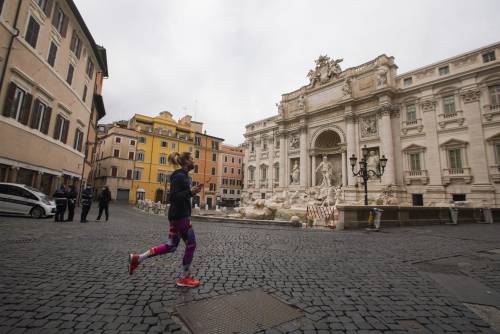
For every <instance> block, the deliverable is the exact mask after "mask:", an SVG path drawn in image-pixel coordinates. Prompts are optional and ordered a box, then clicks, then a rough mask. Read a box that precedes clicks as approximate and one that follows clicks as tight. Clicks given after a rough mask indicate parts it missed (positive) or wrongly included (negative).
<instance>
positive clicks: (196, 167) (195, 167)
mask: <svg viewBox="0 0 500 334" xmlns="http://www.w3.org/2000/svg"><path fill="white" fill-rule="evenodd" d="M194 172H195V173H198V165H194Z"/></svg>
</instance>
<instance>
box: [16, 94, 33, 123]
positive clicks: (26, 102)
mask: <svg viewBox="0 0 500 334" xmlns="http://www.w3.org/2000/svg"><path fill="white" fill-rule="evenodd" d="M32 100H33V95H31V94H28V93H26V94H25V95H24V99H23V105H22V106H21V113H20V115H19V122H20V123H21V124H24V125H28V121H29V119H30V111H31V101H32Z"/></svg>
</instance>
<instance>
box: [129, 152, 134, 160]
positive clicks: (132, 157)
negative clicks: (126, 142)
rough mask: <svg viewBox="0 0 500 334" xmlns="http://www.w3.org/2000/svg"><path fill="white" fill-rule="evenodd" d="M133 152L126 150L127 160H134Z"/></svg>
mask: <svg viewBox="0 0 500 334" xmlns="http://www.w3.org/2000/svg"><path fill="white" fill-rule="evenodd" d="M134 156H135V153H134V152H128V159H129V160H134V158H135V157H134Z"/></svg>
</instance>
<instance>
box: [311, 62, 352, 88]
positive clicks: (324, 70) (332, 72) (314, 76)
mask: <svg viewBox="0 0 500 334" xmlns="http://www.w3.org/2000/svg"><path fill="white" fill-rule="evenodd" d="M343 60H344V59H342V58H341V59H331V58H330V57H328V56H327V55H324V56H323V55H321V56H319V58H318V59H316V60H315V61H314V62H315V64H316V66H315V68H314V70H310V71H309V73H307V77H308V78H309V84H310V86H311V87H314V86H315V85H316V84H317V83H319V84H324V83H327V82H328V81H330V79H332V78H337V77H339V76H340V74H341V73H342V69H341V68H340V65H339V63H341V62H342V61H343Z"/></svg>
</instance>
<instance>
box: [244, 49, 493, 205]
mask: <svg viewBox="0 0 500 334" xmlns="http://www.w3.org/2000/svg"><path fill="white" fill-rule="evenodd" d="M341 61H342V60H341V59H340V60H332V59H330V58H328V57H326V56H321V57H319V58H318V60H316V66H315V68H314V69H313V70H311V71H310V72H309V74H308V78H309V81H310V82H309V84H308V85H305V86H303V87H301V88H300V89H298V90H296V91H293V92H291V93H287V94H283V95H282V100H281V102H280V103H279V104H278V105H277V106H278V112H277V114H276V115H274V116H272V117H269V118H266V119H263V120H259V121H256V122H254V123H251V124H248V125H247V126H246V132H245V144H244V147H245V160H244V162H245V174H244V175H245V179H244V196H245V195H246V198H249V197H250V196H251V197H252V198H254V199H257V198H269V197H271V196H272V194H273V193H275V192H277V191H282V190H283V189H288V190H290V191H295V190H300V191H303V190H306V189H308V188H310V187H312V186H319V185H320V184H322V183H323V182H325V180H324V177H323V174H324V173H325V171H326V170H328V171H330V172H328V173H326V174H325V175H328V178H329V179H328V180H327V182H328V183H330V184H331V185H340V184H342V185H343V187H344V189H345V196H346V199H347V200H348V201H349V200H350V201H359V200H361V199H362V198H363V187H362V184H361V180H360V179H358V178H357V177H354V176H353V174H352V172H351V166H350V163H349V157H350V156H352V155H353V154H354V155H356V156H357V157H358V161H359V158H360V155H361V149H362V147H363V146H364V145H366V146H367V147H368V151H369V152H371V155H372V157H371V158H369V159H368V162H369V164H371V165H372V168H376V164H377V161H378V158H377V157H379V156H382V155H385V157H387V159H388V162H387V167H386V168H385V173H384V174H383V176H382V177H381V179H374V180H371V181H369V183H368V188H369V191H370V196H372V197H373V196H374V195H375V193H379V192H380V190H381V189H382V188H383V187H384V186H385V185H389V184H391V185H394V187H393V188H394V189H396V193H397V196H398V197H399V198H400V200H402V201H403V202H404V201H407V202H409V203H414V204H416V205H421V204H422V203H423V204H424V205H428V204H431V203H439V202H445V201H449V200H451V199H454V200H457V201H458V200H466V201H470V202H476V203H479V204H485V203H487V204H489V205H500V43H496V44H493V45H489V46H486V47H483V48H481V49H478V50H474V51H471V52H467V53H464V54H461V55H458V56H456V57H452V58H449V59H445V60H442V61H439V62H437V63H434V64H431V65H426V66H423V67H421V68H418V69H416V70H413V71H410V72H407V73H404V74H397V66H396V64H395V61H394V58H393V57H388V56H386V55H381V56H379V57H377V58H375V59H374V60H371V61H369V62H367V63H365V64H362V65H360V66H357V67H353V68H349V69H346V70H341V68H340V64H339V63H340V62H341ZM323 157H326V158H323ZM323 159H325V160H326V161H325V163H324V164H323V165H321V162H322V161H323ZM357 167H358V166H356V168H357ZM323 168H326V169H325V170H323Z"/></svg>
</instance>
